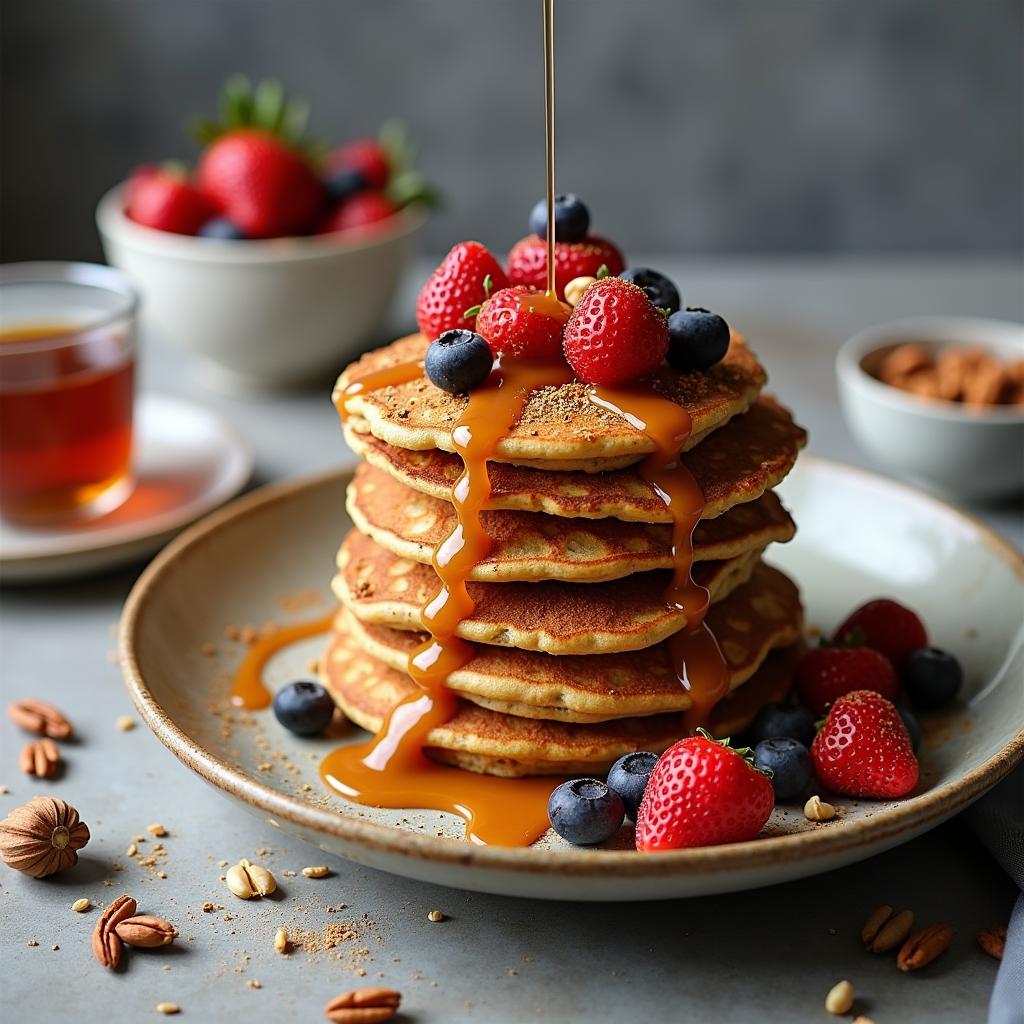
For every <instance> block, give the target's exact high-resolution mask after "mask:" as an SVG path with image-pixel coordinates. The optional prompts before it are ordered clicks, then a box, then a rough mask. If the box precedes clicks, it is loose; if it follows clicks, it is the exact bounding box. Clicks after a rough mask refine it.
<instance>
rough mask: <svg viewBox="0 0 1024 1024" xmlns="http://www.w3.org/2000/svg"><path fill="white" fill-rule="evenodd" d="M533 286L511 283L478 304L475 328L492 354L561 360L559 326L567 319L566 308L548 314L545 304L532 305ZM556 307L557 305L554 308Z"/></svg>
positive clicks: (534, 289) (534, 293) (567, 309)
mask: <svg viewBox="0 0 1024 1024" xmlns="http://www.w3.org/2000/svg"><path fill="white" fill-rule="evenodd" d="M538 294H542V293H538V292H537V289H536V288H527V287H526V286H525V285H513V286H512V287H511V288H502V289H500V290H499V291H496V292H494V294H493V295H491V297H490V298H489V299H488V300H487V301H486V302H485V303H484V304H483V305H482V306H481V307H480V312H479V313H478V314H477V318H476V329H477V331H478V332H479V333H480V334H482V335H483V336H484V338H486V339H487V343H488V345H490V346H491V350H492V351H493V352H494V354H495V355H497V354H498V353H504V354H506V355H510V356H514V357H517V358H521V359H533V360H552V359H558V360H561V359H562V328H563V327H564V326H565V321H566V320H567V319H568V318H569V312H570V310H569V307H568V306H564V305H563V306H562V308H561V309H560V310H558V311H559V313H560V314H561V315H559V316H552V315H551V314H550V312H549V311H548V309H547V304H546V303H545V304H539V305H538V306H534V305H532V304H531V303H530V298H531V296H536V295H538ZM555 308H556V309H558V307H555Z"/></svg>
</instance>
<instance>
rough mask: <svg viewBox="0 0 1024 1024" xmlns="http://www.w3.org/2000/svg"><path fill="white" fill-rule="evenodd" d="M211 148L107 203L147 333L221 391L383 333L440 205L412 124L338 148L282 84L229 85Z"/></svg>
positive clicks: (293, 375)
mask: <svg viewBox="0 0 1024 1024" xmlns="http://www.w3.org/2000/svg"><path fill="white" fill-rule="evenodd" d="M221 105H222V110H221V116H220V119H219V120H217V121H213V120H209V119H202V120H199V121H198V122H196V124H195V126H194V127H195V132H196V135H197V138H198V139H199V141H200V143H201V145H202V151H201V153H200V155H199V158H198V160H197V162H196V165H195V167H194V168H193V169H191V170H190V169H188V168H186V167H185V166H184V165H181V164H164V165H159V166H157V165H149V166H144V167H140V168H138V169H137V170H136V171H135V172H134V173H132V174H131V175H130V176H129V178H128V179H127V180H126V181H124V182H122V183H121V184H119V185H117V186H115V187H114V188H112V189H111V190H110V191H109V192H107V194H106V195H104V196H103V198H102V199H101V200H100V202H99V205H98V207H97V211H96V222H97V226H98V228H99V233H100V237H101V239H102V241H103V247H104V251H105V253H106V256H107V260H108V262H110V263H111V264H113V265H114V266H117V267H120V268H121V269H122V270H125V271H127V272H128V273H129V274H131V275H132V276H133V277H134V278H135V280H136V281H137V283H138V285H139V288H140V290H141V291H142V294H143V296H144V299H145V303H144V310H145V312H144V319H145V321H146V325H147V326H148V327H149V329H150V330H151V331H152V332H153V333H154V334H155V335H156V336H158V337H160V338H162V339H163V340H165V341H166V342H169V343H170V344H173V345H176V346H180V347H181V348H183V349H187V350H188V351H190V352H193V353H194V354H195V355H197V356H198V357H199V359H200V366H201V371H202V374H203V376H204V378H205V379H206V380H207V381H208V382H210V383H212V384H214V385H216V386H221V387H225V386H226V387H230V388H239V387H241V388H246V387H249V388H253V387H254V388H264V389H266V388H275V387H282V386H290V385H295V384H299V383H302V382H304V381H309V380H313V379H318V378H321V377H323V376H326V375H328V374H333V373H334V372H336V370H337V368H338V367H339V366H341V365H343V364H344V363H346V362H348V361H350V360H351V359H352V358H353V357H354V356H355V355H356V354H358V352H359V351H360V350H361V349H362V347H364V346H365V345H366V343H367V342H369V341H370V340H371V339H372V338H373V335H374V332H375V331H376V330H377V329H378V328H379V327H380V324H381V322H382V320H383V319H384V317H385V315H386V313H387V310H388V307H389V304H390V302H391V299H392V297H393V295H394V293H395V290H396V288H397V287H398V284H399V282H400V280H401V276H402V273H403V271H404V270H405V268H406V266H407V265H408V262H409V259H410V256H411V254H412V251H413V242H414V239H415V236H416V234H417V233H418V232H419V230H420V228H421V227H422V226H423V224H424V222H425V219H426V208H427V207H428V206H429V205H430V204H431V203H432V201H433V200H434V198H435V196H434V193H433V191H432V190H431V189H430V188H429V186H427V185H426V184H425V182H424V181H423V179H422V177H421V176H420V175H419V174H418V172H417V171H416V170H415V169H414V167H413V165H412V151H411V148H410V146H409V144H408V142H407V140H406V138H405V136H404V133H403V132H402V130H401V128H400V126H397V125H394V124H388V125H385V127H384V129H383V130H382V132H381V136H380V138H379V139H357V140H355V141H352V142H350V143H348V144H346V145H342V146H340V147H338V148H335V149H333V150H331V149H328V148H327V147H325V146H323V145H322V144H319V143H316V142H312V141H310V140H309V139H308V138H307V137H306V136H305V127H306V118H307V115H308V105H306V104H304V103H303V102H301V101H298V100H295V99H291V100H289V99H287V98H286V96H285V94H284V91H283V90H282V89H281V87H280V85H279V84H278V83H276V82H261V83H259V85H257V86H256V87H255V88H251V87H250V86H249V84H248V82H246V81H245V80H244V79H241V78H238V77H236V78H233V79H231V80H229V82H228V84H227V86H226V88H225V92H224V97H223V99H222V104H221Z"/></svg>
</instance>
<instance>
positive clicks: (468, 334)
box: [423, 328, 494, 395]
mask: <svg viewBox="0 0 1024 1024" xmlns="http://www.w3.org/2000/svg"><path fill="white" fill-rule="evenodd" d="M493 365H494V353H493V352H492V351H491V346H490V345H488V344H487V342H486V341H485V340H484V339H483V337H482V336H481V335H479V334H477V333H476V331H466V330H462V329H459V328H455V329H454V330H451V331H445V332H444V334H442V335H441V337H440V338H438V339H437V341H435V342H433V343H432V344H431V346H430V348H428V349H427V358H426V359H425V360H424V361H423V366H424V369H425V370H426V371H427V376H428V377H429V378H430V381H431V383H432V384H436V385H437V386H438V387H439V388H440V389H441V390H442V391H447V392H449V393H450V394H453V395H461V394H465V393H466V392H467V391H472V390H473V388H475V387H479V386H480V385H481V384H483V382H484V381H485V380H487V377H488V375H489V374H490V372H491V367H492V366H493Z"/></svg>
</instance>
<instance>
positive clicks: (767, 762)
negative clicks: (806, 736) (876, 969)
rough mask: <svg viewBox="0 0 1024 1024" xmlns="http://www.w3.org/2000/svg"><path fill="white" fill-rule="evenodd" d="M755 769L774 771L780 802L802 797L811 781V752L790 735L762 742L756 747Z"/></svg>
mask: <svg viewBox="0 0 1024 1024" xmlns="http://www.w3.org/2000/svg"><path fill="white" fill-rule="evenodd" d="M754 766H755V767H757V768H771V770H772V789H774V790H775V797H776V799H778V800H789V799H790V798H791V797H794V796H799V795H800V794H801V793H802V792H803V791H804V790H805V789H806V788H807V783H808V782H810V781H811V773H812V770H813V769H812V766H811V753H810V751H809V750H808V749H807V748H806V747H805V746H804V745H803V744H802V743H801V742H800V741H799V740H794V739H792V738H791V737H789V736H777V737H776V738H775V739H773V740H763V741H762V742H761V743H758V745H757V746H756V747H755V748H754Z"/></svg>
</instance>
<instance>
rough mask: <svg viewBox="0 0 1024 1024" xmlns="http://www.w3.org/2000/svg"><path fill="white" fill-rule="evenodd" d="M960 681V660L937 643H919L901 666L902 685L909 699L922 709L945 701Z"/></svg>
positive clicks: (927, 708)
mask: <svg viewBox="0 0 1024 1024" xmlns="http://www.w3.org/2000/svg"><path fill="white" fill-rule="evenodd" d="M963 681H964V670H963V669H962V668H961V667H960V662H959V661H957V660H956V658H955V657H953V655H952V654H948V653H947V652H946V651H940V650H939V649H938V648H937V647H923V648H922V649H921V650H919V651H914V653H913V654H912V655H911V656H910V657H909V658H908V659H907V663H906V664H905V665H904V666H903V685H904V687H905V688H906V691H907V696H908V697H909V698H910V703H911V704H913V705H914V707H915V708H920V709H921V710H923V711H934V710H935V708H941V707H942V706H943V704H948V703H949V702H950V701H951V700H952V699H953V698H954V697H955V696H956V695H957V691H958V690H959V689H960V687H961V685H962V684H963Z"/></svg>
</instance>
